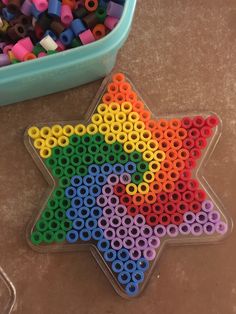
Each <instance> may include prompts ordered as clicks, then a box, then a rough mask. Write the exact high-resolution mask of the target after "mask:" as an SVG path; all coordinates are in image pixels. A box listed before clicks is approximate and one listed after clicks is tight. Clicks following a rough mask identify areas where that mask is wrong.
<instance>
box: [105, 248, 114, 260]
mask: <svg viewBox="0 0 236 314" xmlns="http://www.w3.org/2000/svg"><path fill="white" fill-rule="evenodd" d="M104 259H105V261H107V262H113V261H114V260H115V259H116V251H115V250H113V249H108V250H107V251H106V252H105V253H104Z"/></svg>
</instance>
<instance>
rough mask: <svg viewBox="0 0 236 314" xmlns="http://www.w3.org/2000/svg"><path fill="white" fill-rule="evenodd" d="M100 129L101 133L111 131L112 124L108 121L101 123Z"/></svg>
mask: <svg viewBox="0 0 236 314" xmlns="http://www.w3.org/2000/svg"><path fill="white" fill-rule="evenodd" d="M98 130H99V132H100V133H101V134H106V133H109V132H110V126H109V124H107V123H101V124H100V125H99V127H98Z"/></svg>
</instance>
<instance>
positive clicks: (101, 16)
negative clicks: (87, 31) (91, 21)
mask: <svg viewBox="0 0 236 314" xmlns="http://www.w3.org/2000/svg"><path fill="white" fill-rule="evenodd" d="M95 15H96V17H97V19H98V21H99V23H102V24H103V22H104V21H105V18H106V16H107V12H106V9H105V8H102V7H99V8H98V9H97V11H96V12H95Z"/></svg>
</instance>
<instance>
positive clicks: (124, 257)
mask: <svg viewBox="0 0 236 314" xmlns="http://www.w3.org/2000/svg"><path fill="white" fill-rule="evenodd" d="M117 257H118V258H119V259H120V260H121V261H123V262H126V261H128V259H129V251H128V250H127V249H120V250H119V251H118V252H117Z"/></svg>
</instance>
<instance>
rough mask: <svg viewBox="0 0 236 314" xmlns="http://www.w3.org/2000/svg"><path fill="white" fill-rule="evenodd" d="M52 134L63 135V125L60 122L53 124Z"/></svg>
mask: <svg viewBox="0 0 236 314" xmlns="http://www.w3.org/2000/svg"><path fill="white" fill-rule="evenodd" d="M52 135H53V136H56V137H59V136H61V135H62V127H61V125H59V124H55V125H53V126H52Z"/></svg>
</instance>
